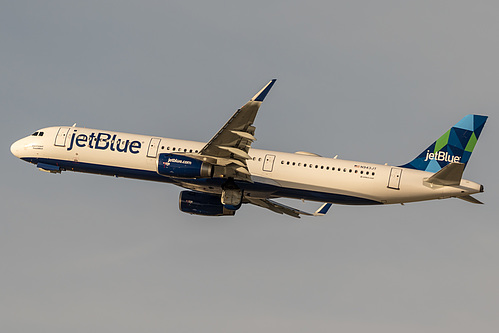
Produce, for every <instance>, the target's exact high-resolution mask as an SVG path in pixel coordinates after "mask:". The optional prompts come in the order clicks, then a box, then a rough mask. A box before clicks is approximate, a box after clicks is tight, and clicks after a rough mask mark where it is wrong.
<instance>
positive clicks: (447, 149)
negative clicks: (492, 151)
mask: <svg viewBox="0 0 499 333" xmlns="http://www.w3.org/2000/svg"><path fill="white" fill-rule="evenodd" d="M487 118H488V117H487V116H480V115H474V114H469V115H467V116H465V117H464V118H463V119H461V121H459V122H458V123H457V124H456V125H454V126H453V127H452V128H451V129H449V130H448V131H447V132H445V134H444V135H442V136H441V137H440V138H439V139H438V140H437V141H435V142H433V143H432V144H431V146H429V147H428V148H426V149H425V150H423V152H422V153H421V154H420V155H419V156H418V157H416V158H415V159H414V160H412V161H411V162H409V163H407V164H405V165H401V167H403V168H410V169H417V170H423V171H429V172H438V171H440V169H442V168H443V167H445V166H446V165H448V164H449V163H463V164H464V167H466V164H467V163H468V161H469V159H470V157H471V153H472V152H473V148H475V145H476V143H477V141H478V138H479V136H480V133H482V130H483V126H484V125H485V122H486V121H487Z"/></svg>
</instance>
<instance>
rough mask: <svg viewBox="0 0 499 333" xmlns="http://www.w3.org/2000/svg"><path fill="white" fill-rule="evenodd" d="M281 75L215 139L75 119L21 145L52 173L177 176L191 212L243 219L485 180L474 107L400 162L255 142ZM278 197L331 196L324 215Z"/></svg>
mask: <svg viewBox="0 0 499 333" xmlns="http://www.w3.org/2000/svg"><path fill="white" fill-rule="evenodd" d="M275 82H276V79H273V80H271V81H270V82H269V83H268V84H266V85H265V86H264V87H263V88H262V89H261V90H260V91H258V93H256V94H255V95H254V96H253V97H252V98H251V99H250V100H249V101H248V102H247V103H246V104H244V105H243V106H242V107H241V108H240V109H238V110H237V111H236V112H235V113H234V115H233V116H232V117H231V118H230V119H229V120H228V121H227V123H225V125H224V126H223V127H222V128H221V129H220V130H219V131H218V132H217V133H216V134H215V135H214V136H213V137H212V138H211V140H210V141H208V142H207V143H205V142H195V141H186V140H177V139H169V138H163V137H159V136H147V135H137V134H129V133H121V132H115V131H108V130H98V129H90V128H84V127H77V126H76V124H74V125H73V126H55V127H47V128H42V129H39V130H37V131H35V132H34V133H33V134H31V135H29V136H27V137H25V138H22V139H20V140H18V141H16V142H14V143H13V144H12V146H11V148H10V149H11V152H12V154H14V155H15V156H16V157H18V158H20V159H22V160H24V161H26V162H29V163H32V164H35V165H36V167H37V168H38V169H40V170H42V171H46V172H50V173H61V172H62V171H75V172H84V173H91V174H100V175H108V176H115V177H123V178H135V179H141V180H149V181H157V182H164V183H171V184H174V185H177V186H180V187H182V188H184V189H185V190H183V191H181V192H180V196H179V208H180V210H181V211H182V212H185V213H189V214H196V215H203V216H233V215H235V213H236V211H237V210H238V209H239V208H240V207H241V206H242V205H243V204H253V205H256V206H259V207H263V208H266V209H269V210H271V211H273V212H276V213H279V214H287V215H289V216H292V217H300V216H301V215H305V216H323V215H325V214H326V213H327V212H328V210H329V208H330V207H331V205H332V204H344V205H382V204H404V203H409V202H416V201H425V200H434V199H444V198H459V199H462V200H464V201H467V202H470V203H475V204H481V203H482V202H480V201H479V200H477V199H476V198H474V197H472V195H473V194H476V193H480V192H483V191H484V188H483V185H481V184H478V183H475V182H472V181H469V180H466V179H463V178H462V175H463V172H464V169H465V167H466V165H467V163H468V161H469V159H470V156H471V153H472V152H473V149H474V147H475V144H476V143H477V140H478V138H479V136H480V133H481V132H482V129H483V127H484V125H485V122H486V120H487V118H488V117H487V116H483V115H474V114H470V115H467V116H465V117H464V118H462V119H461V121H459V122H458V123H457V124H456V125H454V126H453V127H452V128H450V129H449V130H448V131H447V132H445V134H443V135H442V136H441V137H440V138H438V139H437V140H436V141H435V142H433V143H432V144H431V145H430V146H428V148H426V149H424V150H423V152H422V153H421V154H419V155H417V156H416V157H415V158H414V159H413V160H412V161H410V162H409V163H406V164H404V165H400V166H390V165H387V164H385V165H380V164H375V163H366V162H357V161H348V160H341V159H338V158H337V156H335V157H334V158H327V157H322V156H319V155H317V154H314V153H309V152H302V151H300V152H296V153H286V152H278V151H270V150H261V149H254V148H251V145H252V143H253V142H254V141H255V140H256V138H255V136H254V135H255V126H253V123H254V120H255V117H256V115H257V112H258V110H259V108H260V106H261V104H262V102H263V101H264V99H265V97H266V96H267V94H268V93H269V91H270V89H271V88H272V86H273V85H274V83H275ZM276 198H292V199H300V200H302V201H314V202H320V203H323V204H322V206H320V208H319V209H318V210H317V211H316V212H315V213H308V212H305V211H302V210H299V209H296V208H293V207H290V206H287V205H284V204H282V203H280V202H278V201H275V200H274V199H276Z"/></svg>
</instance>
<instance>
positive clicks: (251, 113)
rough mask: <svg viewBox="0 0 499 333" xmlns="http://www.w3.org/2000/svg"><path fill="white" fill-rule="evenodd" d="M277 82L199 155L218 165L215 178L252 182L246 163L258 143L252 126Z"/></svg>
mask: <svg viewBox="0 0 499 333" xmlns="http://www.w3.org/2000/svg"><path fill="white" fill-rule="evenodd" d="M275 81H276V79H273V80H271V81H270V82H269V83H267V85H266V86H265V87H263V88H262V89H261V90H260V91H259V92H258V93H257V94H256V95H255V96H253V98H251V99H250V100H249V101H248V103H246V104H245V105H243V106H242V107H241V108H240V109H239V110H237V111H236V113H234V115H233V116H232V117H231V118H230V119H229V121H227V123H226V124H225V125H224V126H223V127H222V128H221V129H220V130H219V131H218V133H217V134H215V136H214V137H213V138H212V139H211V140H210V141H209V142H208V143H207V144H206V146H204V148H203V149H201V151H200V153H199V154H200V155H201V156H203V157H206V160H207V161H212V162H214V164H215V168H214V177H221V178H229V177H231V178H234V179H237V180H245V181H251V175H250V172H249V170H248V165H247V163H246V160H248V159H250V156H249V155H248V151H249V149H250V147H251V144H252V143H253V141H255V140H256V139H255V137H254V134H255V127H254V126H253V122H254V121H255V117H256V114H257V112H258V109H259V108H260V105H262V102H263V100H264V99H265V97H266V96H267V94H268V93H269V91H270V89H271V88H272V86H273V85H274V83H275Z"/></svg>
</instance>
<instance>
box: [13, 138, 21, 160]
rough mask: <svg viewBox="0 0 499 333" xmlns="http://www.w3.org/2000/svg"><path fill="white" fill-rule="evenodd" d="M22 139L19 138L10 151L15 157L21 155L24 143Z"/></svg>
mask: <svg viewBox="0 0 499 333" xmlns="http://www.w3.org/2000/svg"><path fill="white" fill-rule="evenodd" d="M20 141H21V140H17V141H16V142H14V143H13V144H12V145H11V146H10V152H11V153H12V155H14V156H15V157H21V149H22V143H21V142H20Z"/></svg>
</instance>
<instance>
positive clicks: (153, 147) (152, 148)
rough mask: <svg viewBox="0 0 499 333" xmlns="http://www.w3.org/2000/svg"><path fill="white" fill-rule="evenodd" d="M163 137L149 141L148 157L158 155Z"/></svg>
mask: <svg viewBox="0 0 499 333" xmlns="http://www.w3.org/2000/svg"><path fill="white" fill-rule="evenodd" d="M160 142H161V139H158V138H152V139H151V141H150V142H149V147H148V148H147V157H156V156H157V155H158V148H159V143H160Z"/></svg>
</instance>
